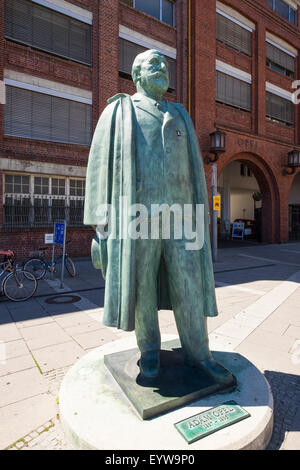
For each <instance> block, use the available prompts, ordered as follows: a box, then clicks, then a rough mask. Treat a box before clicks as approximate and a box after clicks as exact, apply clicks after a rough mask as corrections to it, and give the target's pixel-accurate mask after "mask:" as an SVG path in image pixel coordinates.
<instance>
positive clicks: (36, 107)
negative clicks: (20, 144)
mask: <svg viewBox="0 0 300 470" xmlns="http://www.w3.org/2000/svg"><path fill="white" fill-rule="evenodd" d="M6 97H7V100H6V105H5V106H4V134H5V135H14V136H17V137H25V138H29V139H37V140H49V141H54V142H66V143H73V144H81V145H90V143H91V106H90V105H88V104H84V103H79V102H76V101H71V100H66V99H63V98H57V97H56V96H51V95H45V94H43V93H37V92H33V91H30V90H23V89H21V88H16V87H13V86H9V85H6Z"/></svg>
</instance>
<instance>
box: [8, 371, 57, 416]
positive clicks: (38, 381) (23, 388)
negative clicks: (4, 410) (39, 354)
mask: <svg viewBox="0 0 300 470" xmlns="http://www.w3.org/2000/svg"><path fill="white" fill-rule="evenodd" d="M47 391H48V387H47V384H46V382H45V381H44V380H43V379H42V376H41V374H40V373H39V371H38V369H37V368H36V367H35V368H34V369H28V370H24V371H21V372H16V373H14V374H10V375H6V376H4V377H1V378H0V407H4V406H6V405H10V404H12V403H15V402H18V401H20V400H24V399H26V398H30V397H34V396H36V395H39V394H42V393H45V392H47Z"/></svg>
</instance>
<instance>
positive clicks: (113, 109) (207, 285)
mask: <svg viewBox="0 0 300 470" xmlns="http://www.w3.org/2000/svg"><path fill="white" fill-rule="evenodd" d="M108 103H109V104H108V106H107V107H106V108H105V110H104V111H103V113H102V115H101V116H100V118H99V121H98V124H97V127H96V130H95V133H94V137H93V141H92V145H91V150H90V155H89V162H88V168H87V180H86V195H85V207H84V224H85V225H91V226H94V227H95V226H98V230H99V227H102V229H103V228H104V227H105V226H107V223H108V218H107V213H106V211H103V210H101V208H105V207H107V206H108V205H112V206H113V207H114V210H115V218H114V220H113V222H112V223H115V226H111V229H112V232H114V233H115V234H116V235H117V236H116V237H113V238H112V237H108V239H101V238H100V237H98V236H97V235H95V237H94V239H93V241H92V260H93V264H94V266H95V267H96V268H98V269H101V270H102V274H103V277H104V278H105V280H106V283H105V304H104V317H103V323H104V324H105V325H106V326H113V327H117V328H121V329H123V330H126V331H132V330H134V326H135V299H136V292H135V286H136V282H135V271H136V269H135V263H136V262H138V260H136V258H135V240H133V239H131V238H130V237H128V236H127V237H124V236H120V226H122V224H120V217H121V211H120V197H123V198H126V200H127V203H128V205H131V204H135V203H136V155H137V153H136V121H135V110H134V106H133V103H132V98H131V97H130V96H129V95H125V94H119V95H117V96H115V97H113V98H111V99H110V100H108ZM172 105H173V106H175V107H176V110H177V111H178V113H179V114H180V115H181V117H182V118H183V121H184V123H185V126H186V132H187V136H188V143H189V158H190V168H191V173H192V176H193V178H192V184H193V194H194V197H195V203H196V204H203V205H204V244H203V247H202V248H201V249H200V250H198V251H196V252H195V253H197V254H198V255H199V256H200V258H201V269H202V286H203V289H202V291H201V292H199V296H201V297H202V301H203V313H204V315H205V316H207V317H214V316H217V314H218V312H217V305H216V297H215V285H214V275H213V265H212V258H211V247H210V236H209V205H208V197H207V188H206V181H205V174H204V168H203V162H202V157H201V153H200V149H199V145H198V139H197V136H196V132H195V129H194V125H193V123H192V120H191V118H190V116H189V114H188V113H187V111H186V110H185V109H184V108H183V106H182V105H181V104H179V103H172ZM99 208H100V210H99ZM112 219H113V218H112ZM157 289H158V292H157V293H158V295H157V298H158V306H157V308H158V310H161V309H164V310H172V306H171V304H170V300H169V294H168V279H167V272H166V269H165V266H164V262H163V259H162V262H161V266H160V269H159V274H158V281H157Z"/></svg>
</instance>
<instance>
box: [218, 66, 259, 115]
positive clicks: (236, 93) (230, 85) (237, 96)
mask: <svg viewBox="0 0 300 470" xmlns="http://www.w3.org/2000/svg"><path fill="white" fill-rule="evenodd" d="M217 101H218V102H219V103H223V104H227V105H229V106H234V107H235V108H239V109H243V110H245V111H251V85H250V83H247V82H244V81H242V80H239V79H237V78H234V77H232V76H230V75H227V74H225V73H222V72H219V71H217Z"/></svg>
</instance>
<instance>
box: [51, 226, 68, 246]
mask: <svg viewBox="0 0 300 470" xmlns="http://www.w3.org/2000/svg"><path fill="white" fill-rule="evenodd" d="M65 232H66V222H65V221H60V222H55V223H54V240H53V242H54V243H55V244H56V245H64V242H65Z"/></svg>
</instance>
